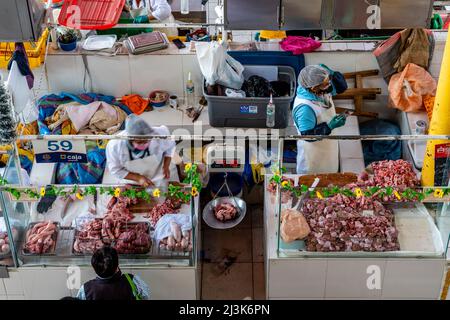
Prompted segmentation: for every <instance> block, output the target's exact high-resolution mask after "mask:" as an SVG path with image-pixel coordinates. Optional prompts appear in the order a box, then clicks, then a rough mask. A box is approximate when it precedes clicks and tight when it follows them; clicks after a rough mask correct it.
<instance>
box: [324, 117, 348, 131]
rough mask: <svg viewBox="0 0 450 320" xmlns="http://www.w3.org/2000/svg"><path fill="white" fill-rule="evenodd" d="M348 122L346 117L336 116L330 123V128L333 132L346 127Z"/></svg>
mask: <svg viewBox="0 0 450 320" xmlns="http://www.w3.org/2000/svg"><path fill="white" fill-rule="evenodd" d="M346 121H347V119H346V117H345V116H344V115H336V116H334V117H333V119H331V120H330V122H328V126H329V127H330V129H331V130H334V129H336V128H339V127H342V126H344V125H345V122H346Z"/></svg>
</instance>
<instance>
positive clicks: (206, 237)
mask: <svg viewBox="0 0 450 320" xmlns="http://www.w3.org/2000/svg"><path fill="white" fill-rule="evenodd" d="M202 229H203V230H202V234H203V241H202V243H203V272H202V299H213V300H230V299H236V300H240V299H255V300H261V299H265V296H266V295H265V282H264V281H265V279H264V246H263V210H262V206H260V205H250V206H248V208H247V214H246V216H245V218H244V220H243V221H242V222H241V223H240V224H239V225H238V226H237V227H235V228H233V229H229V230H215V229H211V228H209V227H208V226H206V225H205V224H203V226H202Z"/></svg>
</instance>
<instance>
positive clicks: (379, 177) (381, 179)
mask: <svg viewBox="0 0 450 320" xmlns="http://www.w3.org/2000/svg"><path fill="white" fill-rule="evenodd" d="M370 166H371V168H372V171H373V174H370V173H368V172H366V171H364V172H362V173H361V174H360V175H359V176H358V182H356V183H354V184H349V186H350V187H351V186H359V187H373V186H378V187H397V188H399V189H405V188H413V187H417V186H418V185H420V181H419V179H418V178H417V176H416V174H415V173H414V170H413V168H412V165H411V164H410V163H409V162H408V161H405V160H396V161H393V160H383V161H378V162H373V163H372V164H371V165H370Z"/></svg>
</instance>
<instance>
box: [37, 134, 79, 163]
mask: <svg viewBox="0 0 450 320" xmlns="http://www.w3.org/2000/svg"><path fill="white" fill-rule="evenodd" d="M33 148H34V153H35V156H36V162H37V163H58V162H72V163H73V162H78V163H86V162H87V156H86V144H85V142H84V141H83V140H43V139H37V140H33Z"/></svg>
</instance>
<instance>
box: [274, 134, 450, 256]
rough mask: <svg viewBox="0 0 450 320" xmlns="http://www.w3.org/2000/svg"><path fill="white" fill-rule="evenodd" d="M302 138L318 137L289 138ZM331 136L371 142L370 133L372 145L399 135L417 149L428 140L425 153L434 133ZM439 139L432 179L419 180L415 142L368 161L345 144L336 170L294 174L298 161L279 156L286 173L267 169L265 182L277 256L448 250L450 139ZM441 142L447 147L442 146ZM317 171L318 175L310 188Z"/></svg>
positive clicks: (441, 253)
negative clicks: (430, 182)
mask: <svg viewBox="0 0 450 320" xmlns="http://www.w3.org/2000/svg"><path fill="white" fill-rule="evenodd" d="M316 138H317V137H316ZM299 139H307V141H309V142H308V143H314V142H313V140H314V138H313V137H310V138H305V137H295V136H293V137H290V138H286V139H285V141H297V140H299ZM311 139H312V140H311ZM319 139H320V141H326V140H327V138H326V137H321V138H319ZM328 140H329V141H336V142H337V143H338V144H339V146H340V147H341V149H342V147H343V146H345V143H354V144H355V145H357V144H361V143H362V144H363V145H366V146H367V144H366V142H369V141H370V142H371V143H372V145H373V144H374V143H375V144H376V143H381V142H383V141H396V140H397V141H399V142H400V143H401V144H405V145H407V146H413V147H412V148H413V149H414V148H416V146H422V145H423V146H424V147H423V148H422V152H423V153H422V160H423V158H424V157H425V146H426V144H427V142H428V141H431V139H430V137H427V136H422V137H420V136H415V137H413V136H398V137H383V136H378V137H363V136H361V137H350V136H342V137H334V138H330V139H328ZM434 147H435V148H436V153H434V154H435V155H436V157H435V158H434V159H432V162H428V164H429V166H433V171H434V173H433V177H434V181H435V186H433V187H422V186H421V171H419V170H418V169H417V168H416V167H415V165H414V162H413V161H412V160H411V155H409V154H407V152H409V151H410V150H411V147H410V148H407V149H406V153H403V155H402V159H400V160H388V159H389V158H387V159H382V158H380V159H379V160H377V161H372V162H370V161H367V158H368V157H366V161H364V159H359V158H357V157H356V156H353V155H351V152H350V153H347V154H342V152H341V154H340V155H339V163H340V166H339V170H338V172H337V173H335V172H331V171H330V172H329V173H328V172H322V173H321V174H310V173H304V174H293V173H290V171H294V172H295V169H291V170H289V169H286V166H287V167H289V164H286V166H285V164H283V163H280V167H279V168H278V170H280V174H279V175H276V174H272V175H270V176H267V177H266V185H265V190H266V195H267V196H266V197H265V209H266V212H268V213H270V212H271V213H273V214H274V215H273V217H275V220H274V221H275V225H274V228H273V229H272V230H271V231H272V232H275V235H274V239H275V241H276V252H277V256H278V257H321V258H323V257H361V258H370V257H384V258H389V257H409V258H412V257H415V258H443V257H446V256H447V253H448V245H449V241H448V239H449V231H450V223H449V222H450V220H449V219H450V218H449V217H450V209H449V205H448V204H449V202H450V192H449V191H448V189H449V172H450V152H449V150H450V144H449V143H448V142H446V141H443V142H440V143H437V144H435V145H433V148H434ZM442 148H446V151H442V150H441V151H442V152H441V153H440V154H438V149H442ZM365 150H368V149H367V148H366V149H365ZM386 154H387V153H386ZM443 154H445V155H446V156H445V157H443ZM366 155H367V154H366ZM346 156H349V158H345V157H346ZM403 159H407V160H403ZM429 160H430V159H429ZM326 161H327V160H326ZM346 162H349V163H350V164H352V166H348V165H346ZM331 167H332V164H330V168H331ZM283 172H284V173H283ZM315 178H319V179H320V180H318V185H317V187H316V188H314V189H312V188H310V187H311V186H312V184H313V182H314V179H315Z"/></svg>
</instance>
